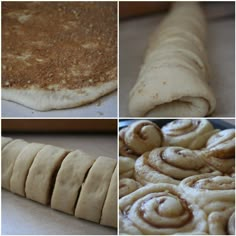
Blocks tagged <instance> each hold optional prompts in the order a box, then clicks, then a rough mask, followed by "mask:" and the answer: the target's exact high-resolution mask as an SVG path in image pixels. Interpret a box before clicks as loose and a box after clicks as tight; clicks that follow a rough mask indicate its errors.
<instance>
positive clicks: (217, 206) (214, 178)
mask: <svg viewBox="0 0 236 236" xmlns="http://www.w3.org/2000/svg"><path fill="white" fill-rule="evenodd" d="M179 187H180V188H181V189H182V190H183V191H184V193H185V194H184V195H185V196H186V198H188V199H189V200H190V201H193V202H194V203H196V204H198V205H199V206H200V207H202V208H203V209H204V210H205V212H206V213H207V214H209V213H211V212H213V211H223V210H225V209H227V208H229V207H233V206H234V198H235V180H234V178H233V177H231V176H223V175H222V174H221V173H220V172H214V173H211V174H202V175H195V176H191V177H188V178H186V179H184V180H182V181H181V183H180V184H179Z"/></svg>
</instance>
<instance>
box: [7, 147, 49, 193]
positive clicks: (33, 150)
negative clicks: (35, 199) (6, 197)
mask: <svg viewBox="0 0 236 236" xmlns="http://www.w3.org/2000/svg"><path fill="white" fill-rule="evenodd" d="M44 146H45V145H44V144H40V143H30V144H28V145H27V146H26V147H25V148H24V149H23V150H22V151H21V153H20V154H19V156H18V157H17V159H16V161H15V165H14V168H13V171H12V176H11V180H10V189H11V192H13V193H17V194H19V195H21V196H25V181H26V178H27V175H28V173H29V169H30V167H31V165H32V163H33V160H34V158H35V156H36V155H37V153H38V152H39V151H40V150H41V149H42V148H43V147H44Z"/></svg>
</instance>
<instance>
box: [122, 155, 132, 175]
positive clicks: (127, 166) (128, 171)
mask: <svg viewBox="0 0 236 236" xmlns="http://www.w3.org/2000/svg"><path fill="white" fill-rule="evenodd" d="M119 174H120V175H119V176H120V178H130V177H132V176H133V174H134V159H132V158H130V157H123V156H119Z"/></svg>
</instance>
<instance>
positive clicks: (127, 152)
mask: <svg viewBox="0 0 236 236" xmlns="http://www.w3.org/2000/svg"><path fill="white" fill-rule="evenodd" d="M127 129H128V128H123V129H121V130H120V132H119V154H120V155H122V156H125V157H132V158H137V157H138V155H137V153H135V152H134V151H133V150H132V149H130V148H129V147H128V146H127V144H126V143H125V133H126V131H127Z"/></svg>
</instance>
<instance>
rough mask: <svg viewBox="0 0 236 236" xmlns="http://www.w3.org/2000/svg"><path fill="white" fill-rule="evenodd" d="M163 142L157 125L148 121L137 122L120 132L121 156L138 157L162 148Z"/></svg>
mask: <svg viewBox="0 0 236 236" xmlns="http://www.w3.org/2000/svg"><path fill="white" fill-rule="evenodd" d="M162 142H163V135H162V132H161V130H160V128H159V127H158V126H157V125H156V124H155V123H153V122H151V121H148V120H141V121H136V122H133V123H132V124H131V125H130V126H128V127H127V128H125V129H122V130H121V131H120V154H121V155H123V156H130V157H135V156H136V157H137V156H140V155H142V154H143V153H144V152H147V151H150V150H152V149H153V148H155V147H160V146H161V145H162Z"/></svg>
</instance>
